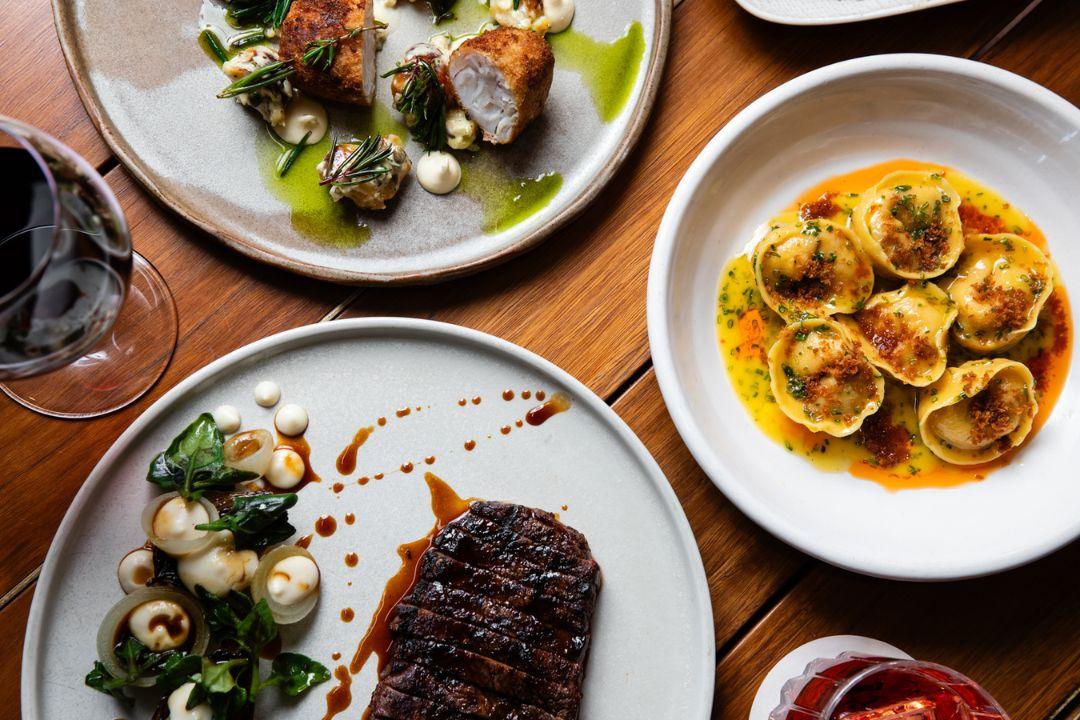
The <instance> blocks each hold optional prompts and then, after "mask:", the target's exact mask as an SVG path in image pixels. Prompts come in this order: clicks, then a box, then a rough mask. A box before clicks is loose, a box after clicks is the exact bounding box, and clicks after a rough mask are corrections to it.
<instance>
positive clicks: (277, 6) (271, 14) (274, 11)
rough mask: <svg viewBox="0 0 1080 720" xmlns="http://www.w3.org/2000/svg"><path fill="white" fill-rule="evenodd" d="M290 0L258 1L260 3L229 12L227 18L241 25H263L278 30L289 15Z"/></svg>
mask: <svg viewBox="0 0 1080 720" xmlns="http://www.w3.org/2000/svg"><path fill="white" fill-rule="evenodd" d="M291 5H292V0H260V2H257V3H254V4H252V5H247V6H244V7H234V8H232V9H231V10H229V16H230V17H231V18H232V19H233V20H235V21H236V22H237V23H239V24H241V25H263V26H266V27H272V28H279V27H281V23H283V22H284V21H285V16H286V15H288V14H289V7H290V6H291Z"/></svg>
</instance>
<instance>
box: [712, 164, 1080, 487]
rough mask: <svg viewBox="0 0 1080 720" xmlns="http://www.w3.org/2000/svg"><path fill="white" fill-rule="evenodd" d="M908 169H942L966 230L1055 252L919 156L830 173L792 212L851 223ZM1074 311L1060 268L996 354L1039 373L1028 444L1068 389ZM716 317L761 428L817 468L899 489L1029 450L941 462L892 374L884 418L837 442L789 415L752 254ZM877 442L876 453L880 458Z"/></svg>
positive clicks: (732, 370) (995, 202)
mask: <svg viewBox="0 0 1080 720" xmlns="http://www.w3.org/2000/svg"><path fill="white" fill-rule="evenodd" d="M900 170H919V171H936V172H941V173H942V174H943V175H944V176H945V178H946V180H947V181H948V182H949V183H950V184H951V185H952V186H953V187H954V188H955V189H956V191H957V192H958V193H959V194H960V197H961V206H960V211H961V218H962V220H963V222H964V229H965V231H966V232H991V233H993V232H1011V233H1015V234H1017V235H1021V236H1023V237H1024V238H1026V239H1028V240H1029V241H1031V242H1032V243H1034V244H1035V245H1037V246H1038V247H1039V248H1040V249H1042V250H1043V251H1044V252H1046V253H1047V256H1048V257H1050V256H1051V253H1050V251H1049V248H1048V247H1047V242H1046V238H1045V237H1044V236H1043V234H1042V232H1041V231H1040V230H1039V228H1038V227H1036V226H1035V224H1034V223H1033V222H1032V221H1031V220H1030V219H1029V218H1028V217H1027V216H1025V215H1024V214H1023V213H1022V212H1020V211H1019V210H1018V209H1017V208H1015V207H1014V206H1012V205H1011V204H1010V203H1009V202H1008V201H1006V200H1005V199H1003V198H1002V197H1001V196H999V195H998V194H997V193H996V192H994V191H993V190H991V189H990V188H988V187H986V186H984V185H982V184H980V183H979V182H978V181H976V180H973V179H972V178H969V177H967V176H965V175H964V174H963V173H961V172H960V171H958V170H954V169H950V168H945V167H943V166H941V165H936V164H932V163H925V162H920V161H917V160H908V159H900V160H892V161H889V162H885V163H880V164H877V165H873V166H870V167H867V168H862V169H860V170H856V171H854V172H851V173H847V174H844V175H840V176H837V177H833V178H829V179H828V180H825V181H823V182H821V183H818V184H817V185H815V186H814V187H812V188H809V189H808V190H806V192H804V193H803V194H802V195H800V196H799V197H798V198H797V200H796V202H795V203H794V204H793V205H792V206H790V207H789V208H787V209H786V211H787V212H797V211H798V210H799V208H800V206H802V205H810V204H814V205H815V207H831V208H832V209H833V210H835V211H836V212H835V214H833V215H832V216H830V217H828V218H827V219H828V220H831V221H833V222H836V223H839V224H843V225H847V224H848V216H849V215H850V212H851V210H852V209H853V208H854V207H855V205H856V204H857V203H858V202H859V193H862V192H863V191H865V190H866V189H867V188H870V187H872V186H873V185H875V184H876V183H877V182H878V181H879V180H881V178H882V177H884V176H885V175H887V174H889V173H892V172H897V171H900ZM881 285H882V282H881V281H880V279H879V284H878V287H876V288H875V291H880V290H882V289H891V285H888V284H886V287H884V288H882V287H881ZM1071 317H1072V313H1071V309H1070V306H1069V300H1068V296H1067V294H1066V292H1065V288H1064V287H1063V285H1062V284H1061V279H1060V273H1056V272H1055V282H1054V291H1053V293H1052V295H1051V296H1050V299H1049V300H1048V301H1047V303H1046V306H1045V308H1044V309H1043V311H1042V312H1041V313H1040V315H1039V323H1038V325H1037V326H1036V327H1035V329H1034V330H1032V331H1031V332H1030V333H1029V334H1028V335H1027V336H1025V337H1024V338H1023V339H1022V340H1021V341H1020V342H1019V343H1017V344H1016V345H1014V346H1013V347H1011V348H1008V349H1006V350H1004V351H1001V352H998V353H992V354H991V355H989V356H988V357H1008V358H1012V359H1014V360H1018V361H1020V362H1023V363H1024V364H1025V365H1027V366H1028V367H1029V369H1031V371H1032V374H1033V375H1034V376H1035V378H1036V392H1037V397H1038V402H1039V410H1038V414H1037V415H1036V417H1035V422H1034V426H1033V427H1032V431H1031V434H1030V435H1029V436H1028V441H1030V439H1031V438H1032V437H1034V435H1035V434H1036V433H1037V432H1038V430H1039V429H1040V428H1041V427H1042V426H1043V425H1044V424H1045V423H1046V420H1047V419H1048V418H1049V416H1050V413H1051V412H1052V411H1053V409H1054V405H1055V404H1056V403H1057V400H1058V398H1059V397H1060V395H1061V391H1062V388H1063V387H1064V384H1065V377H1066V375H1067V373H1068V369H1069V358H1070V356H1071V354H1072V335H1073V333H1072V320H1071ZM716 318H717V335H718V337H719V342H720V347H721V351H722V355H723V357H724V362H725V365H726V367H727V371H728V375H729V378H730V380H731V382H732V385H733V387H734V389H735V392H736V395H738V396H739V399H740V401H741V402H742V403H743V405H744V406H745V407H746V409H747V410H748V411H749V413H750V416H751V418H752V419H753V420H754V422H755V424H757V426H758V427H759V428H760V429H761V430H762V431H763V432H764V433H765V434H766V435H767V436H768V437H770V438H771V439H773V440H775V441H776V442H778V443H780V444H782V445H783V446H784V447H786V448H787V449H788V450H789V451H790V452H792V453H798V454H800V455H802V456H804V457H805V458H807V459H808V460H809V461H810V462H811V463H812V464H813V465H815V466H816V467H819V468H821V469H823V470H827V471H834V472H835V471H845V470H846V471H848V472H850V473H851V474H852V475H854V476H856V477H859V478H864V479H867V480H872V481H874V482H877V483H879V484H881V485H882V486H884V487H885V488H886V489H888V490H892V491H896V490H904V489H912V488H928V487H950V486H955V485H960V484H962V483H967V482H972V481H977V480H982V479H984V478H985V477H986V476H987V475H988V474H990V473H991V472H993V471H994V470H996V469H997V468H999V467H1002V466H1004V465H1006V464H1008V463H1009V461H1010V460H1011V459H1012V458H1013V457H1014V456H1015V455H1016V454H1017V453H1018V452H1022V451H1023V446H1021V447H1020V448H1016V449H1014V450H1012V451H1010V452H1009V453H1006V454H1005V455H1003V456H1002V457H1000V458H998V459H996V460H994V461H992V462H989V463H985V464H982V465H971V466H960V465H950V464H948V463H946V462H944V461H942V460H940V459H939V458H937V456H935V455H934V454H933V453H931V452H930V450H929V449H928V448H927V447H926V446H925V445H924V444H923V442H922V440H921V438H920V437H919V432H918V424H917V421H916V415H915V389H914V388H911V387H907V386H904V385H901V384H899V383H897V382H895V381H893V380H891V379H889V378H888V376H887V375H886V384H887V388H886V397H885V403H884V406H883V408H882V410H880V411H878V413H877V415H878V416H880V417H874V418H873V419H872V421H871V422H870V423H869V425H865V426H864V428H865V431H859V432H857V433H855V434H854V435H852V436H850V437H846V438H835V437H832V436H830V435H827V434H825V433H815V432H812V431H810V430H809V429H807V428H805V427H804V426H802V425H800V424H798V423H796V422H794V421H792V420H790V419H789V418H788V417H787V416H786V415H784V414H783V413H782V412H781V411H780V408H779V407H778V406H777V404H776V401H775V399H773V397H772V393H771V390H770V387H769V370H768V363H767V354H768V351H769V348H770V347H771V346H772V344H773V342H774V341H775V339H776V336H777V334H778V333H779V331H780V330H781V329H782V328H783V321H782V320H781V319H780V317H779V316H778V315H776V314H775V313H774V312H773V311H772V310H771V309H770V308H769V307H768V306H767V305H765V303H764V301H763V300H762V299H761V295H760V293H759V292H758V291H757V286H756V283H755V280H754V275H753V270H752V269H751V266H750V261H749V259H748V258H747V257H746V256H745V255H740V256H738V257H736V258H734V259H733V260H731V261H730V262H729V263H728V265H727V266H726V267H725V268H724V271H723V275H722V277H721V279H720V292H719V300H718V307H717V316H716ZM972 357H973V356H970V355H968V354H966V353H965V352H964V351H963V350H962V348H960V347H959V346H958V345H957V344H956V343H951V344H950V352H949V365H950V366H954V365H957V364H959V363H962V362H964V361H966V360H969V359H971V358H972ZM882 413H887V414H886V415H882ZM871 433H872V434H871ZM905 434H906V435H907V436H908V438H909V442H906V443H902V444H901V446H900V447H899V448H898V449H899V452H898V453H895V454H892V455H890V454H889V453H887V452H882V451H880V448H881V447H882V446H883V445H884V444H885V441H886V440H889V439H890V438H891V440H892V441H895V440H896V439H897V438H898V437H899V438H901V439H902V438H903V437H904V435H905ZM893 444H894V445H895V444H896V443H895V442H893ZM1025 445H1026V442H1025ZM870 448H874V449H878V450H879V452H878V454H875V453H874V452H872V450H871V449H870ZM882 460H884V462H883V461H882Z"/></svg>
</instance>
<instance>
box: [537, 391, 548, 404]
mask: <svg viewBox="0 0 1080 720" xmlns="http://www.w3.org/2000/svg"><path fill="white" fill-rule="evenodd" d="M546 397H547V393H546V392H544V391H543V390H537V391H536V399H537V400H539V401H540V402H544V398H546Z"/></svg>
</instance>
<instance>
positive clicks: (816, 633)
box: [713, 544, 1080, 720]
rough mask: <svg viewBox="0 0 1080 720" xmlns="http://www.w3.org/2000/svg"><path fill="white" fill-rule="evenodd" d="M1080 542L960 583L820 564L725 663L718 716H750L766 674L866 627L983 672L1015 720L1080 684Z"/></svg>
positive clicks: (1033, 719)
mask: <svg viewBox="0 0 1080 720" xmlns="http://www.w3.org/2000/svg"><path fill="white" fill-rule="evenodd" d="M1078 563H1080V545H1078V544H1074V545H1072V546H1070V547H1068V548H1066V549H1064V550H1062V551H1060V552H1058V553H1056V554H1055V555H1053V556H1051V557H1049V558H1046V559H1044V560H1042V561H1040V562H1037V563H1034V564H1033V565H1029V566H1028V567H1026V568H1021V569H1019V570H1015V571H1013V572H1008V573H1004V574H1001V575H997V576H994V577H990V578H984V579H981V580H971V581H966V582H959V583H940V584H937V583H926V584H918V583H899V582H887V581H882V580H874V579H872V578H867V577H861V576H858V575H853V574H851V573H847V572H844V571H842V570H837V569H835V568H831V567H826V566H824V565H821V566H819V567H818V568H817V569H816V570H815V571H814V572H813V573H811V575H810V576H809V577H808V578H807V579H806V580H805V581H804V582H802V583H800V584H799V585H798V586H797V587H796V588H795V590H794V591H793V592H792V593H791V594H789V595H788V596H786V597H785V598H784V599H783V600H782V601H781V602H780V604H779V605H778V606H777V607H776V608H775V609H774V610H773V611H772V612H771V613H769V615H768V616H767V617H766V618H765V619H764V620H763V621H762V622H761V623H760V625H758V626H757V627H756V628H755V629H754V632H753V633H751V634H750V635H749V636H748V637H747V638H746V639H745V640H744V641H743V642H741V643H740V644H739V645H738V646H737V647H736V648H735V649H734V651H733V652H732V653H731V654H729V655H728V656H727V657H725V658H724V659H723V660H722V661H721V662H720V664H719V666H718V667H717V672H716V694H715V698H714V702H713V710H714V712H713V717H714V718H717V720H745V718H746V716H747V713H748V712H749V710H750V704H751V703H752V702H753V699H754V694H755V692H756V690H757V687H758V685H759V684H760V682H761V680H762V679H763V678H764V677H765V673H767V672H768V670H769V669H770V668H771V667H772V666H773V664H774V663H775V662H776V661H777V660H779V659H780V658H781V657H783V656H784V655H786V654H787V653H788V652H790V651H791V650H793V649H795V648H796V647H798V646H799V645H802V644H803V643H805V642H809V641H810V640H813V639H815V638H819V637H825V636H827V635H866V636H869V637H873V638H878V639H880V640H884V641H885V642H888V643H892V644H893V645H896V646H897V647H899V648H900V649H901V650H904V651H905V652H907V653H909V654H910V655H912V656H914V657H916V658H918V659H920V660H928V661H931V662H939V663H942V664H944V665H947V666H949V667H951V668H953V669H955V670H957V671H959V672H961V673H964V674H965V675H968V676H969V677H971V678H973V679H975V680H976V681H977V682H979V683H980V684H981V685H982V686H983V687H985V688H986V689H987V690H988V691H989V692H990V694H991V695H993V696H994V697H995V699H997V701H998V702H999V703H1001V705H1002V706H1003V707H1004V708H1005V709H1006V710H1007V711H1008V712H1009V714H1010V715H1011V716H1012V717H1013V718H1014V719H1015V720H1039V719H1040V718H1044V717H1046V715H1047V714H1048V713H1049V712H1050V711H1051V710H1052V709H1053V708H1054V707H1055V706H1056V705H1057V703H1058V702H1059V701H1060V700H1061V699H1062V698H1063V697H1064V696H1065V694H1066V693H1067V692H1068V691H1070V690H1071V689H1073V688H1074V687H1076V686H1077V684H1080V652H1078V650H1080V612H1078V611H1077V608H1078V605H1077V596H1078V593H1080V575H1078V574H1077V572H1076V568H1077V565H1078Z"/></svg>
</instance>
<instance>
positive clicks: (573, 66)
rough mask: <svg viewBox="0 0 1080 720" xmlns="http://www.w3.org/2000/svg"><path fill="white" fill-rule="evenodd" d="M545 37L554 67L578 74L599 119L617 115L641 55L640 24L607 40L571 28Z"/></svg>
mask: <svg viewBox="0 0 1080 720" xmlns="http://www.w3.org/2000/svg"><path fill="white" fill-rule="evenodd" d="M547 37H548V40H549V41H550V42H551V48H552V50H554V51H555V67H556V68H563V69H567V70H572V71H574V72H576V73H578V74H579V75H581V80H582V82H584V83H585V86H586V87H588V88H589V93H590V94H591V95H592V100H593V104H594V105H595V106H596V112H597V114H598V115H599V116H600V119H601V120H603V121H604V122H611V121H612V120H614V119H615V118H617V117H618V116H619V114H620V113H621V112H622V111H623V108H625V107H626V103H627V101H628V100H629V99H630V94H631V93H632V92H633V90H634V85H635V84H636V83H637V78H638V73H639V72H641V61H642V58H644V57H645V31H644V29H643V28H642V27H641V23H640V22H633V23H631V24H630V26H629V27H628V28H627V29H626V34H624V35H623V36H622V37H621V38H619V39H618V40H615V41H614V42H610V43H608V42H603V41H601V40H596V39H594V38H591V37H589V36H588V35H584V34H582V33H580V32H578V31H577V30H574V29H573V28H570V29H568V30H564V31H563V32H561V33H557V34H552V35H548V36H547Z"/></svg>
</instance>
